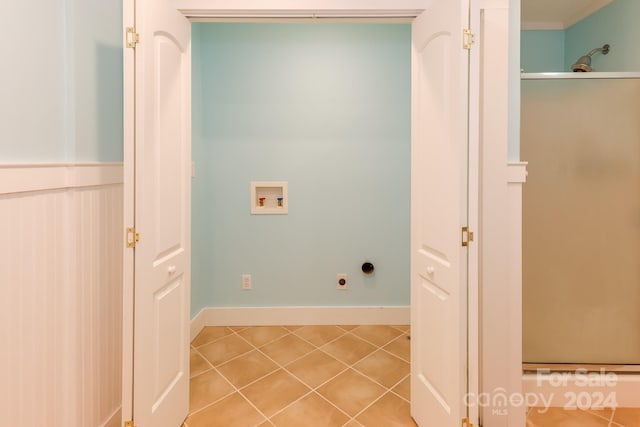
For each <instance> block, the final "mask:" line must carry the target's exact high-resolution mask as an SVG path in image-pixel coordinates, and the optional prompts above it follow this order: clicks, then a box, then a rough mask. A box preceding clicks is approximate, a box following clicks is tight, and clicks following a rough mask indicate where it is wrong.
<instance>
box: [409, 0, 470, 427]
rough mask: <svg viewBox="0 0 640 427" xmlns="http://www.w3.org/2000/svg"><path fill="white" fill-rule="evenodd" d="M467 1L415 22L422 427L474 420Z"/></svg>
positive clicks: (414, 191)
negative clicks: (467, 229)
mask: <svg viewBox="0 0 640 427" xmlns="http://www.w3.org/2000/svg"><path fill="white" fill-rule="evenodd" d="M468 21H469V3H468V1H466V0H462V1H460V0H456V1H451V0H436V1H433V2H432V3H431V4H430V6H429V8H428V9H427V10H425V11H424V12H423V13H422V14H421V15H420V16H419V17H418V18H416V19H415V21H414V23H413V37H412V42H413V58H412V85H413V88H412V96H413V101H412V102H413V104H412V153H411V156H412V178H411V328H412V329H411V336H412V341H411V343H412V348H411V351H412V354H411V364H412V375H411V411H412V416H413V417H414V419H415V420H416V422H417V423H418V425H420V426H421V427H429V426H433V427H447V426H459V425H460V422H461V419H462V418H465V417H466V408H465V407H464V405H463V397H464V394H465V393H466V392H467V377H466V364H467V335H466V328H467V311H466V298H467V282H466V280H467V276H466V269H467V258H466V257H467V254H466V249H464V248H463V247H462V246H461V228H462V227H463V226H465V225H466V224H467V143H468V142H467V141H468V137H467V126H468V113H467V110H468V60H469V59H468V51H466V50H464V49H463V47H462V38H463V29H464V28H466V27H468Z"/></svg>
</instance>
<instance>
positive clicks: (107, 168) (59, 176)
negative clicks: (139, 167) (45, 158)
mask: <svg viewBox="0 0 640 427" xmlns="http://www.w3.org/2000/svg"><path fill="white" fill-rule="evenodd" d="M122 182H123V166H122V163H54V164H0V194H15V193H25V192H29V191H45V190H62V189H68V188H78V187H93V186H98V185H110V184H122Z"/></svg>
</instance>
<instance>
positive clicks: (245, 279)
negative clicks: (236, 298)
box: [242, 274, 251, 291]
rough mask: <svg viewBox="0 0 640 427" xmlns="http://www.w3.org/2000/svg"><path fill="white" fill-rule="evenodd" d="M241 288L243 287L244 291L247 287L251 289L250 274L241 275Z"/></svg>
mask: <svg viewBox="0 0 640 427" xmlns="http://www.w3.org/2000/svg"><path fill="white" fill-rule="evenodd" d="M242 289H244V290H245V291H248V290H249V289H251V275H250V274H243V275H242Z"/></svg>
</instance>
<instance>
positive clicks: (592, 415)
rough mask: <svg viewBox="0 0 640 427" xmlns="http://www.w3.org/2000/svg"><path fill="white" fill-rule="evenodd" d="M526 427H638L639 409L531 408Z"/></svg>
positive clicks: (639, 422)
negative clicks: (583, 409) (582, 409)
mask: <svg viewBox="0 0 640 427" xmlns="http://www.w3.org/2000/svg"><path fill="white" fill-rule="evenodd" d="M527 427H640V408H616V409H609V408H605V409H602V410H588V411H581V410H563V409H562V408H549V409H548V410H546V411H545V410H544V409H543V408H531V409H530V410H529V413H528V414H527Z"/></svg>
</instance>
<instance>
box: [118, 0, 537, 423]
mask: <svg viewBox="0 0 640 427" xmlns="http://www.w3.org/2000/svg"><path fill="white" fill-rule="evenodd" d="M133 1H134V0H124V13H123V15H124V26H125V27H126V26H129V25H130V24H129V23H131V22H133V16H134V7H133ZM167 1H171V2H172V3H173V4H174V7H175V8H176V9H177V10H179V11H180V12H181V13H183V14H184V15H185V16H187V17H189V18H193V19H196V18H202V17H217V18H239V19H249V18H278V17H280V18H281V17H289V18H296V17H297V18H323V17H327V18H330V17H348V18H363V17H369V18H372V17H373V18H375V17H378V18H380V17H385V18H388V17H415V16H416V15H417V14H418V13H419V12H420V11H422V10H424V9H425V4H428V3H429V0H325V1H322V0H270V1H269V3H268V6H269V7H268V8H267V7H266V5H265V3H266V1H265V0H167ZM478 2H479V3H480V7H479V8H478V9H477V14H476V15H472V23H474V22H478V23H479V22H482V23H483V25H485V27H484V28H483V32H484V33H486V32H487V30H489V33H490V34H493V35H494V36H495V37H501V38H503V39H507V37H508V30H509V22H508V9H509V1H508V0H478ZM472 3H473V0H472ZM493 12H496V13H493ZM487 16H490V17H491V19H487ZM505 17H506V19H505ZM487 25H488V26H489V27H486V26H487ZM478 31H479V30H478ZM124 37H125V36H124V35H123V38H124ZM496 40H497V39H496ZM493 41H494V40H492V41H491V43H492V42H493ZM478 42H480V43H481V40H480V34H476V51H475V53H474V51H473V50H472V59H471V61H472V65H471V66H472V74H474V78H477V79H478V82H477V84H475V86H476V87H478V90H477V91H476V92H475V93H474V92H472V93H471V105H473V106H474V107H472V108H475V111H473V110H472V111H471V112H470V116H471V117H474V118H475V119H472V121H471V123H470V132H475V133H476V134H480V135H478V137H479V139H480V142H479V145H478V144H475V145H476V146H475V147H473V146H472V147H470V153H469V155H470V159H469V164H470V171H469V174H470V177H475V178H477V179H470V189H469V190H470V191H471V192H474V193H475V197H474V195H473V194H471V196H470V203H472V205H470V206H469V209H470V226H471V227H472V228H475V227H477V228H475V230H477V231H476V233H477V234H476V236H477V239H478V241H479V242H482V243H481V244H479V245H476V249H475V252H476V256H475V257H471V259H474V258H475V260H476V261H474V262H472V263H471V265H470V266H469V268H470V270H469V273H470V276H471V275H473V276H474V277H475V278H476V279H475V283H470V285H469V286H470V291H469V298H470V300H469V307H470V311H469V316H470V318H471V316H473V317H474V318H475V319H476V323H477V322H479V321H480V318H479V316H482V315H483V314H482V313H483V312H486V311H487V310H493V309H494V308H496V307H489V306H488V305H487V299H486V295H485V293H486V292H485V291H484V290H483V289H480V286H483V285H482V284H478V280H477V278H478V276H479V274H480V275H481V276H480V277H481V281H482V282H485V283H488V282H489V281H491V280H493V279H494V278H497V279H498V281H500V283H501V284H502V285H503V288H504V289H507V290H508V289H509V287H510V286H509V285H510V283H509V281H508V277H506V276H508V270H509V269H508V266H507V265H505V263H506V261H507V255H508V242H509V236H508V233H500V232H497V233H496V230H502V229H505V228H506V227H505V225H504V224H500V223H499V222H498V223H497V222H496V221H495V217H496V216H497V217H500V216H501V215H502V213H503V212H506V210H507V207H508V203H509V200H508V199H507V197H506V190H505V192H504V193H505V194H503V192H502V187H503V186H504V187H505V189H506V185H507V184H506V167H507V161H506V160H507V128H508V114H505V112H507V113H508V109H507V106H508V99H506V97H505V98H504V99H503V98H500V99H495V98H494V97H493V96H490V98H491V100H490V102H483V103H482V104H480V100H481V99H482V93H483V91H485V90H487V89H489V88H498V89H500V90H501V93H500V94H501V95H503V94H504V95H508V90H507V80H508V79H505V75H507V71H506V68H507V66H508V55H507V50H505V49H504V45H503V44H500V43H498V44H496V45H495V46H493V45H492V44H490V43H487V44H486V45H483V46H482V47H483V49H482V50H481V49H480V46H478V44H479V43H478ZM488 54H489V55H491V56H492V60H491V61H489V60H483V59H482V57H481V55H483V56H484V57H487V55H488ZM133 55H134V52H133V50H132V49H125V52H124V66H125V79H124V85H125V87H129V85H132V84H133V79H132V78H130V77H129V76H131V75H132V74H133V72H132V70H133ZM474 63H475V64H476V65H475V67H477V68H474V65H473V64H474ZM474 70H475V71H474ZM480 76H482V81H480ZM133 107H134V101H133V100H129V99H125V104H124V112H125V122H124V129H125V146H124V170H125V203H124V205H125V212H124V220H125V224H132V223H133V213H134V212H133V202H132V201H133V196H134V195H133V193H132V192H131V191H128V192H127V191H126V189H127V185H126V184H127V182H129V183H131V182H133V177H134V171H135V169H134V166H135V164H134V160H135V158H134V146H133V137H132V135H133V132H134V124H133V122H132V121H131V118H132V117H133V115H132V112H133ZM480 120H482V122H480ZM476 139H477V138H476ZM487 143H490V145H491V148H490V149H487V148H486V147H487V146H488V145H489V144H487ZM471 145H474V144H471ZM483 147H484V148H483ZM480 152H482V164H480ZM494 165H501V167H500V168H498V170H496V169H495V168H493V166H494ZM502 171H504V173H502ZM502 178H504V180H502ZM130 188H133V187H131V186H130ZM496 193H499V194H500V196H499V197H494V198H493V199H492V201H491V206H490V208H489V207H488V206H487V205H486V203H487V201H488V200H487V194H496ZM478 203H479V205H478ZM480 212H481V214H480ZM495 213H498V215H494V214H495ZM479 215H482V217H481V218H480V217H479ZM480 219H481V220H482V222H480ZM492 219H494V221H492ZM479 250H480V251H482V258H481V259H480V260H479V261H478V256H477V253H478V251H479ZM131 252H132V251H128V252H127V251H125V253H124V297H123V355H124V356H123V396H122V398H123V411H122V415H123V420H130V419H131V415H132V412H133V411H132V409H133V408H132V404H133V402H132V369H133V368H132V367H133V254H132V253H131ZM489 258H491V259H494V260H495V259H497V260H500V261H501V262H503V265H502V267H501V268H496V269H494V270H492V271H487V269H486V266H485V263H486V261H487V259H489ZM495 264H496V262H495V261H494V262H493V264H492V265H493V266H494V267H495ZM511 285H515V283H511ZM483 295H484V297H483ZM481 298H482V299H483V301H482V304H483V306H482V307H480V305H479V304H480V299H481ZM512 302H513V300H512ZM500 308H501V309H502V310H503V311H504V310H507V307H500ZM510 319H511V320H513V319H514V317H513V312H511V316H510ZM505 320H508V319H505ZM477 326H478V327H476V328H469V333H470V342H471V343H472V345H470V348H469V358H470V359H469V366H470V372H469V378H470V384H469V386H470V390H471V391H474V390H477V391H478V392H479V391H480V390H484V389H485V387H484V386H483V384H495V381H492V380H491V379H492V377H494V376H495V377H497V380H498V381H499V382H500V384H501V386H502V387H503V388H505V389H506V390H507V392H509V393H518V392H521V384H520V381H519V380H518V381H514V379H513V378H512V377H513V375H514V372H516V371H517V376H518V378H519V379H520V378H521V360H516V359H517V356H516V357H510V358H508V360H507V366H506V368H505V364H504V363H503V361H498V362H497V363H496V362H494V361H493V358H487V357H486V353H484V354H485V357H484V358H483V357H482V355H481V354H480V353H479V350H478V346H479V348H480V349H482V348H483V347H485V348H486V343H487V338H488V337H489V336H490V335H492V336H496V335H497V334H502V333H503V331H495V330H491V329H489V328H488V327H487V325H485V324H484V322H483V323H482V324H479V325H477ZM506 329H507V331H508V334H511V335H510V338H511V339H509V340H507V342H506V343H503V342H498V341H495V342H494V345H493V346H492V348H491V352H492V354H509V351H510V350H511V349H513V348H516V347H518V343H517V342H514V337H515V341H517V338H518V336H515V333H512V332H509V328H508V325H506ZM489 341H491V340H489ZM474 343H476V344H477V345H476V344H474ZM503 344H504V345H503ZM498 370H501V372H504V371H507V372H508V373H507V375H506V380H505V381H506V382H505V381H503V379H504V377H505V375H504V374H503V373H500V374H497V372H498ZM481 371H482V372H481ZM480 377H482V383H481V382H480ZM478 409H480V410H482V408H477V407H475V408H471V409H470V410H471V415H472V420H473V419H475V418H477V417H475V416H474V415H473V414H477V413H478ZM516 420H522V422H519V421H517V422H516ZM507 422H508V423H507ZM474 424H475V423H474ZM493 425H495V426H498V425H504V426H507V425H510V426H517V425H524V418H523V417H521V416H520V414H516V415H513V416H512V414H509V416H508V417H504V416H503V417H500V418H499V419H497V420H496V423H495V424H492V426H493Z"/></svg>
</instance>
